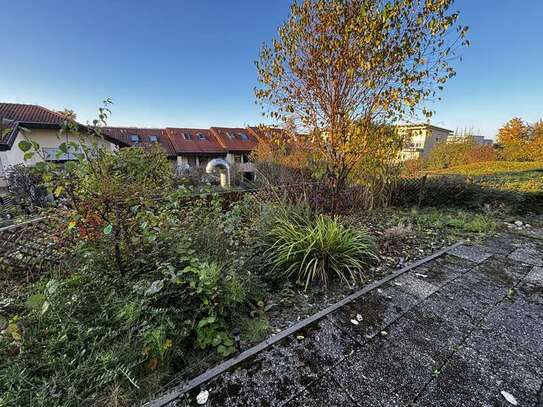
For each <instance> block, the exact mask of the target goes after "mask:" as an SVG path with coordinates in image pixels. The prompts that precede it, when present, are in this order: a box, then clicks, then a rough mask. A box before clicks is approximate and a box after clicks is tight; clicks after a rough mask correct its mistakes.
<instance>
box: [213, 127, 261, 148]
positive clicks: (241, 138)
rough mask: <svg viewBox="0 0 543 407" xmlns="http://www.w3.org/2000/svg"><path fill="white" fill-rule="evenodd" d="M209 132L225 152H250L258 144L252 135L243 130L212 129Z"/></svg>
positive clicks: (229, 128)
mask: <svg viewBox="0 0 543 407" xmlns="http://www.w3.org/2000/svg"><path fill="white" fill-rule="evenodd" d="M211 131H212V133H213V134H214V135H215V137H217V139H218V140H219V143H220V144H221V145H222V146H223V147H224V149H225V150H227V151H251V150H253V149H254V148H255V147H256V145H257V144H258V140H257V138H256V137H255V136H254V134H252V133H251V132H249V131H248V130H247V129H244V128H239V127H235V128H231V127H212V128H211Z"/></svg>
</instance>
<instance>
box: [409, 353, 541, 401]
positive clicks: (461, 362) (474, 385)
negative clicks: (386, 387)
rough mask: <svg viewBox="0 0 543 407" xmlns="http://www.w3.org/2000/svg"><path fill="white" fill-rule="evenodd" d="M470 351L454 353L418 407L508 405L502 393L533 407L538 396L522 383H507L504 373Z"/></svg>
mask: <svg viewBox="0 0 543 407" xmlns="http://www.w3.org/2000/svg"><path fill="white" fill-rule="evenodd" d="M496 370H497V369H496V367H495V366H492V365H490V364H489V363H488V361H487V360H485V359H484V358H482V357H481V355H479V354H478V353H477V352H475V351H474V350H473V349H471V348H463V349H461V350H460V351H459V352H458V353H455V354H454V355H453V357H452V358H451V359H450V360H449V362H448V363H447V365H446V366H445V367H444V368H443V369H442V371H441V372H439V374H438V375H437V376H436V377H435V379H434V380H433V381H432V382H431V383H430V384H429V386H428V387H427V388H425V389H424V390H423V391H422V393H421V394H420V395H419V397H418V398H417V400H416V402H415V403H414V405H415V406H420V407H423V406H424V407H426V406H440V407H458V406H474V407H475V406H488V407H494V406H507V405H509V406H510V404H508V403H507V402H506V400H505V398H504V397H503V396H502V394H501V392H502V391H507V392H509V393H511V394H513V396H514V397H515V398H516V399H517V401H518V402H519V405H520V406H532V405H534V403H535V400H536V399H535V397H536V395H535V394H534V393H533V392H531V390H530V389H526V388H525V387H523V386H522V384H521V383H517V382H512V381H510V382H506V381H503V380H502V379H501V377H502V372H498V373H497V372H496Z"/></svg>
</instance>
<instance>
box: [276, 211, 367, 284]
mask: <svg viewBox="0 0 543 407" xmlns="http://www.w3.org/2000/svg"><path fill="white" fill-rule="evenodd" d="M266 241H267V245H268V247H267V250H266V256H267V258H268V265H269V267H271V273H272V274H274V275H275V276H278V277H284V276H286V277H293V276H294V277H295V278H296V281H297V282H298V283H300V284H304V286H305V289H307V288H308V286H309V285H310V284H311V283H314V282H319V283H321V284H323V285H325V286H326V284H327V282H328V279H329V276H330V275H335V276H337V277H339V278H340V279H341V280H343V281H344V282H345V283H347V284H354V283H356V282H357V281H359V280H360V279H361V277H362V274H363V272H364V270H365V269H366V267H367V266H368V264H369V262H370V261H371V260H372V259H374V258H375V257H376V254H375V250H376V249H375V243H374V240H373V239H372V238H371V237H370V236H369V235H368V234H367V232H366V231H364V230H354V229H349V228H347V227H345V226H343V225H342V224H341V223H340V222H339V220H338V219H337V218H330V217H328V216H324V215H318V216H317V217H316V218H314V219H312V218H308V217H306V216H303V215H300V214H299V213H295V214H291V215H288V214H282V215H280V216H278V217H277V218H275V220H274V222H273V225H272V226H271V228H270V229H269V231H268V233H267V236H266Z"/></svg>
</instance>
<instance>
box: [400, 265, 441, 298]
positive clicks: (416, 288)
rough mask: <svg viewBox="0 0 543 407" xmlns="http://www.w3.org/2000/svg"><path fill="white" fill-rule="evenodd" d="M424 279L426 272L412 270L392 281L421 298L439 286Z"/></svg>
mask: <svg viewBox="0 0 543 407" xmlns="http://www.w3.org/2000/svg"><path fill="white" fill-rule="evenodd" d="M426 279H427V277H426V274H422V273H419V272H415V271H414V270H412V271H410V272H408V273H405V274H404V275H402V276H400V277H398V278H397V279H396V280H394V281H395V283H396V284H398V285H397V286H398V287H399V289H400V290H402V291H405V292H406V293H408V294H411V295H412V296H414V297H417V298H419V299H421V300H422V299H424V298H428V297H429V296H430V295H432V294H433V293H435V292H436V291H437V290H439V286H437V285H434V284H432V283H430V282H428V281H427V280H426Z"/></svg>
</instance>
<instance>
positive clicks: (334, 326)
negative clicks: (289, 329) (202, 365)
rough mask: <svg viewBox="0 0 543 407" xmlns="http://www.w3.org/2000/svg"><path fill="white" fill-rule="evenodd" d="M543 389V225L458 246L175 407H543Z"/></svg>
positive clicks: (194, 393) (287, 340)
mask: <svg viewBox="0 0 543 407" xmlns="http://www.w3.org/2000/svg"><path fill="white" fill-rule="evenodd" d="M542 385H543V230H536V229H534V228H532V229H531V232H530V234H529V235H528V234H524V235H520V234H517V233H510V232H504V233H500V234H498V235H497V236H494V237H492V238H490V239H488V240H486V241H484V242H483V243H482V244H471V245H470V244H463V245H460V246H456V247H454V248H452V249H450V250H448V251H447V252H445V253H443V254H442V255H440V256H439V257H437V258H435V259H433V260H431V261H430V262H427V263H425V264H423V265H420V266H419V267H416V268H414V269H411V270H409V271H408V272H406V273H404V274H402V275H400V276H398V277H397V278H395V279H393V280H391V281H388V282H386V283H384V284H383V285H381V286H380V287H378V288H375V289H374V290H372V291H370V292H369V293H366V294H365V295H363V296H360V297H359V298H357V299H356V300H354V301H352V302H350V303H348V304H346V305H344V306H342V307H341V308H339V309H337V310H336V311H334V312H332V313H330V314H328V315H327V316H325V317H324V318H322V319H320V320H318V321H317V322H315V323H313V324H311V325H309V326H307V327H305V328H304V329H303V330H301V331H298V332H295V333H294V334H292V335H290V336H288V337H286V338H285V339H283V340H281V341H280V342H278V343H276V344H274V345H273V346H271V347H268V348H267V349H266V350H264V351H263V352H261V353H259V354H257V355H256V356H253V357H252V358H249V359H247V360H245V361H244V362H243V363H242V364H240V365H238V366H237V367H236V368H235V369H234V370H230V371H227V372H225V373H223V374H221V375H219V376H218V377H216V378H215V379H213V380H211V381H209V382H208V383H206V384H205V385H204V387H203V388H201V389H195V390H194V391H193V392H190V393H189V394H188V395H185V396H184V398H181V399H178V400H176V401H173V402H171V403H170V404H169V405H171V406H174V405H176V406H186V405H195V404H196V402H195V399H196V395H197V394H198V392H199V391H200V390H202V389H204V390H207V391H208V392H209V399H208V401H207V404H206V405H207V406H251V407H253V406H292V407H293V406H306V407H310V406H410V405H413V406H502V405H503V406H506V405H519V406H543V395H542V389H543V387H542ZM515 403H516V404H515Z"/></svg>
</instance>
